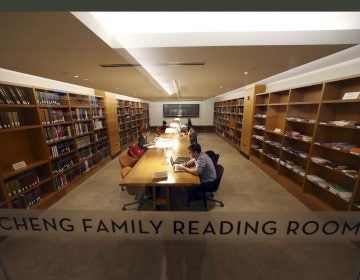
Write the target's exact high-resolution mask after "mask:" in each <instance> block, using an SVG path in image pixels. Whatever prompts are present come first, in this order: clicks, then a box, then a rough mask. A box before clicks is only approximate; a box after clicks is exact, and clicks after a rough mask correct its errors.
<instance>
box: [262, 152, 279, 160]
mask: <svg viewBox="0 0 360 280" xmlns="http://www.w3.org/2000/svg"><path fill="white" fill-rule="evenodd" d="M263 154H264V155H265V156H267V157H268V158H271V159H272V160H273V161H276V162H279V160H280V158H279V157H278V156H277V155H274V154H272V153H265V152H264V153H263Z"/></svg>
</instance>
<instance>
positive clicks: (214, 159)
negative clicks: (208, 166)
mask: <svg viewBox="0 0 360 280" xmlns="http://www.w3.org/2000/svg"><path fill="white" fill-rule="evenodd" d="M205 154H207V155H208V156H209V157H210V158H211V160H212V162H213V163H214V166H215V168H216V165H217V163H218V161H219V157H220V155H219V154H216V153H215V152H214V151H206V152H205Z"/></svg>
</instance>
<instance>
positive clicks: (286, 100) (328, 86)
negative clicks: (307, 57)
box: [250, 77, 360, 210]
mask: <svg viewBox="0 0 360 280" xmlns="http://www.w3.org/2000/svg"><path fill="white" fill-rule="evenodd" d="M356 92H360V77H355V78H348V79H343V80H336V81H329V82H325V83H322V84H315V85H309V86H304V87H300V88H293V89H289V90H283V91H278V92H268V93H261V94H257V95H256V96H255V105H254V115H253V131H252V144H251V153H250V159H251V160H252V162H254V163H255V164H257V165H258V166H259V167H260V168H262V169H263V170H264V171H266V172H267V173H268V174H269V175H271V176H272V177H273V178H274V179H275V180H276V181H278V182H279V183H280V184H282V185H283V186H284V187H285V188H287V189H288V190H289V191H290V192H291V193H293V194H294V195H295V196H296V197H298V198H299V199H300V200H302V201H304V202H305V203H306V202H308V205H309V206H310V207H312V208H313V209H318V210H323V209H335V210H360V186H359V184H360V183H359V182H360V172H359V171H360V99H359V98H358V97H359V95H357V94H355V93H356ZM349 93H351V94H349ZM349 96H350V97H352V98H348V97H349Z"/></svg>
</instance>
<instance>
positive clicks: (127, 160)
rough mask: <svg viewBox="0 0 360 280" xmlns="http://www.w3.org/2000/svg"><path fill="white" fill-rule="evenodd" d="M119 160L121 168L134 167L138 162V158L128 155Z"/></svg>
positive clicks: (120, 157)
mask: <svg viewBox="0 0 360 280" xmlns="http://www.w3.org/2000/svg"><path fill="white" fill-rule="evenodd" d="M118 159H119V163H120V165H121V167H133V166H134V165H135V164H136V163H137V161H138V160H137V159H136V158H133V157H131V156H128V155H127V154H126V153H123V154H122V155H120V156H119V158H118Z"/></svg>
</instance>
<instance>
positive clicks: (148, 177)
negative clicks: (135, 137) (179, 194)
mask: <svg viewBox="0 0 360 280" xmlns="http://www.w3.org/2000/svg"><path fill="white" fill-rule="evenodd" d="M161 138H171V139H172V140H173V147H172V148H169V149H168V150H167V154H170V153H171V154H172V157H173V159H174V160H175V159H176V158H177V157H180V156H181V157H188V156H189V154H188V149H187V148H188V146H189V139H188V137H187V135H185V136H182V137H181V136H178V135H175V134H169V135H162V136H161ZM168 160H169V158H168ZM160 171H167V172H168V177H167V179H162V180H161V179H154V174H155V172H160ZM122 185H124V186H126V187H127V188H131V187H152V193H153V206H154V209H157V206H159V205H166V206H167V209H168V210H170V191H171V189H172V188H176V187H190V186H199V185H200V179H199V177H198V176H194V175H192V174H189V173H187V172H174V171H173V168H172V165H171V164H167V165H164V149H162V148H155V149H149V150H147V152H146V153H145V154H144V155H143V156H142V157H141V159H140V160H139V161H138V162H137V163H136V165H135V166H134V167H133V169H132V170H131V171H130V172H129V173H128V175H127V176H126V177H125V178H124V179H123V181H122ZM159 187H162V188H164V189H165V192H166V195H165V198H159V197H158V196H157V194H158V192H157V188H159Z"/></svg>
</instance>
